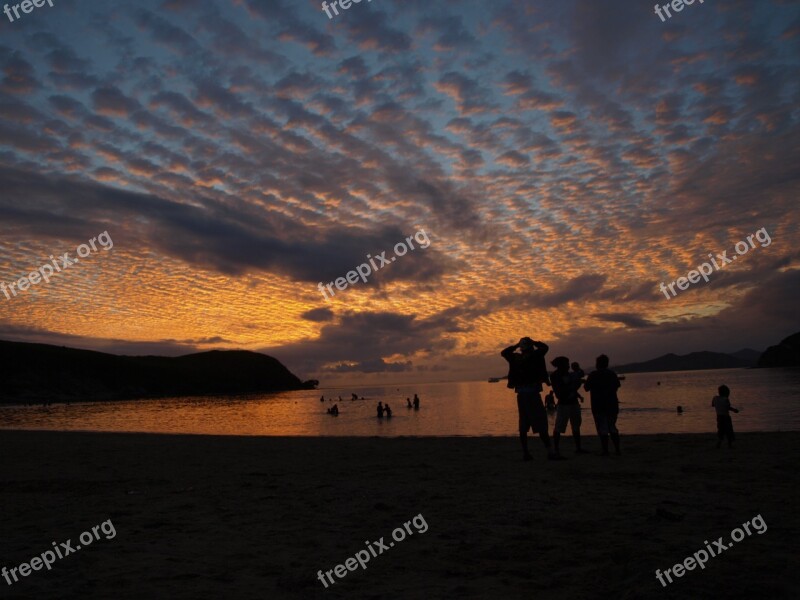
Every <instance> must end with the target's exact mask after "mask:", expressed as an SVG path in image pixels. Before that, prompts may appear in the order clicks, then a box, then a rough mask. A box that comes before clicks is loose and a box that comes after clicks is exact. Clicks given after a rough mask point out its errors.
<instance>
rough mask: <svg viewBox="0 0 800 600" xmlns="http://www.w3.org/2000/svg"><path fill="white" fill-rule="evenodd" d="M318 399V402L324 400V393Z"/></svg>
mask: <svg viewBox="0 0 800 600" xmlns="http://www.w3.org/2000/svg"><path fill="white" fill-rule="evenodd" d="M319 401H320V402H325V395H324V394H323V395H322V396H320V397H319Z"/></svg>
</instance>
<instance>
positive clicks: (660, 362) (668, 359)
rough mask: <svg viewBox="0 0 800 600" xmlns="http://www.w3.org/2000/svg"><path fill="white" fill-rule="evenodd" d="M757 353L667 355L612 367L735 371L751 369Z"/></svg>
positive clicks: (627, 370) (638, 370) (630, 370)
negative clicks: (744, 368)
mask: <svg viewBox="0 0 800 600" xmlns="http://www.w3.org/2000/svg"><path fill="white" fill-rule="evenodd" d="M758 356H759V352H757V351H756V350H750V349H744V350H739V351H738V352H736V353H734V354H724V353H722V352H691V353H690V354H684V355H682V356H679V355H677V354H673V353H669V354H665V355H664V356H659V357H658V358H654V359H652V360H648V361H645V362H639V363H630V364H627V365H619V366H615V367H613V368H614V370H615V371H617V372H618V373H655V372H659V371H699V370H702V369H735V368H742V367H753V366H755V364H756V361H757V360H758Z"/></svg>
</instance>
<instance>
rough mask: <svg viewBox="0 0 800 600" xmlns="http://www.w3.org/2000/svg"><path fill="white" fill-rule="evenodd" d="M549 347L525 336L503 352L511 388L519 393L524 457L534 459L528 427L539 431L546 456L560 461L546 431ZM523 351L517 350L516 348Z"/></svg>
mask: <svg viewBox="0 0 800 600" xmlns="http://www.w3.org/2000/svg"><path fill="white" fill-rule="evenodd" d="M549 349H550V348H549V347H548V345H547V344H545V343H544V342H537V341H534V340H532V339H531V338H529V337H524V338H522V339H520V341H519V342H518V343H516V344H514V345H513V346H509V347H508V348H506V349H505V350H503V351H502V352H501V353H500V356H502V357H503V358H505V359H506V360H507V361H508V364H509V369H508V387H509V388H513V389H514V391H515V392H516V393H517V409H518V410H519V441H520V444H522V458H523V460H532V459H533V457H532V456H531V453H530V452H528V429H530V430H531V431H532V432H533V433H538V434H539V437H540V438H541V440H542V443H543V444H544V447H545V448H547V457H548V458H549V459H550V460H558V459H559V458H560V457H559V456H558V455H556V454H555V453H554V452H553V451H552V450H551V449H550V435H549V434H548V433H547V413H546V412H545V410H544V405H543V404H542V395H541V394H542V384H543V383H547V384H548V385H549V384H550V379H549V377H548V375H547V365H546V363H545V359H544V357H545V354H547V351H548V350H549ZM517 350H519V351H520V352H519V353H517V352H516V351H517Z"/></svg>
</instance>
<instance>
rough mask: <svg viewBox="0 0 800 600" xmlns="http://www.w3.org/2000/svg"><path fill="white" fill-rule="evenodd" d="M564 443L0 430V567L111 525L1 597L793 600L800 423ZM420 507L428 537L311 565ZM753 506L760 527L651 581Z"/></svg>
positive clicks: (356, 545) (799, 524) (749, 514)
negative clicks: (616, 450) (725, 433)
mask: <svg viewBox="0 0 800 600" xmlns="http://www.w3.org/2000/svg"><path fill="white" fill-rule="evenodd" d="M563 443H564V448H565V449H566V452H565V454H566V455H567V456H569V460H566V461H563V462H558V463H556V462H547V461H545V460H543V459H544V456H543V452H542V451H541V447H540V446H539V445H538V442H537V445H535V446H533V447H532V448H534V449H536V450H538V452H536V453H535V457H536V460H534V461H533V462H530V463H523V462H522V461H521V460H520V456H519V449H518V445H517V444H518V442H517V440H516V439H513V438H481V439H477V438H419V439H377V438H312V439H309V438H252V437H251V438H237V437H200V436H165V435H140V434H130V435H126V434H88V433H53V432H11V431H0V452H2V459H3V460H2V467H0V509H1V510H2V512H0V515H2V516H1V517H0V519H1V521H0V523H1V524H2V527H0V532H1V533H2V537H1V538H0V566H3V565H5V566H6V567H7V568H10V567H12V566H17V565H19V564H20V563H22V562H26V561H28V560H30V559H31V558H32V557H33V556H34V555H37V554H41V553H42V552H43V551H45V550H48V549H49V548H51V547H52V544H51V542H52V541H54V540H55V541H64V540H67V539H70V538H71V539H72V540H73V545H75V543H77V538H78V536H79V534H80V533H81V532H83V531H85V530H86V529H89V528H91V527H92V526H93V525H98V524H99V523H101V522H102V521H105V520H107V519H111V520H112V521H113V523H114V526H115V528H116V531H117V536H116V537H115V538H114V539H112V540H105V539H104V537H103V539H101V540H99V541H96V542H94V543H93V544H92V545H91V546H90V547H88V548H83V549H82V550H80V551H79V552H77V553H75V554H72V555H70V556H69V557H66V558H64V559H63V560H60V561H57V562H56V563H55V564H54V565H53V568H52V570H51V571H44V570H41V571H34V572H33V573H31V574H30V575H29V576H28V577H26V578H22V579H21V580H20V582H19V583H16V584H14V585H13V586H11V587H9V586H8V585H7V584H6V583H5V581H4V580H3V579H0V597H10V598H84V599H87V598H137V599H140V598H214V599H216V598H426V599H438V598H451V597H458V598H569V599H581V598H747V599H748V600H751V599H753V598H792V597H794V598H797V597H799V596H798V594H799V593H800V588H798V584H797V581H798V576H799V575H798V574H800V561H798V553H797V548H798V540H800V517H798V508H800V503H798V480H799V479H800V474H798V455H799V453H798V445H799V444H800V433H775V434H740V435H739V437H738V440H737V447H736V448H734V449H733V450H732V451H731V450H728V449H727V448H723V449H721V450H717V449H716V448H714V444H715V438H714V436H713V435H679V436H678V435H675V436H673V435H663V436H630V437H627V438H623V444H624V448H623V450H624V452H625V455H624V456H622V457H621V458H616V457H611V458H601V457H599V456H597V455H584V456H580V457H577V458H575V457H574V456H573V454H572V440H571V438H569V437H567V438H565V439H564V440H563ZM587 446H588V447H589V449H591V450H595V451H596V450H597V447H598V443H597V440H596V438H594V437H589V438H588V439H587ZM420 513H421V514H422V515H423V517H424V519H425V521H426V522H427V524H428V526H429V529H428V531H427V532H426V533H415V534H414V535H412V536H410V537H407V538H406V539H405V541H403V542H400V543H396V545H395V546H394V547H393V548H391V549H390V550H389V551H387V552H385V553H383V554H382V555H380V556H378V557H377V558H373V559H372V560H371V562H369V563H368V564H367V570H366V571H363V570H361V569H359V570H357V571H355V572H352V573H348V575H347V576H346V577H345V578H344V579H342V580H337V583H336V584H334V585H332V586H331V587H329V588H328V589H325V588H324V587H323V586H322V584H321V583H320V582H319V580H317V571H318V570H320V569H322V570H323V571H326V570H328V569H333V568H334V567H335V566H336V565H337V564H340V563H344V561H345V560H346V559H347V558H348V557H350V556H352V555H354V554H355V553H356V552H357V551H358V550H361V549H362V548H364V541H365V540H370V541H374V540H377V539H379V538H380V537H381V536H383V537H384V538H385V541H386V542H388V541H389V540H390V539H391V532H392V530H393V529H394V528H395V527H398V526H402V523H403V522H405V521H408V520H410V519H411V518H412V517H413V516H414V515H417V514H420ZM758 514H761V515H762V517H763V519H764V521H765V522H766V524H767V526H768V530H767V531H766V533H764V534H763V535H758V534H755V533H754V534H753V535H752V536H750V537H745V539H744V540H743V541H742V542H740V543H738V544H736V545H734V546H733V547H731V548H730V549H728V550H727V551H726V552H724V553H722V554H721V555H720V556H718V557H716V558H712V559H710V561H709V562H708V564H707V565H706V568H705V570H699V569H695V570H693V571H689V572H687V573H686V574H685V575H684V576H683V577H682V578H681V579H677V580H676V581H675V583H673V584H671V585H669V586H668V587H667V588H666V589H665V588H662V586H661V584H660V583H659V582H658V581H657V580H656V578H655V569H656V568H660V569H661V570H662V571H663V570H665V569H667V568H669V567H671V566H672V565H674V564H675V563H677V562H680V561H683V560H684V558H685V557H687V556H689V555H691V554H693V553H694V552H695V551H697V550H699V549H701V548H703V546H704V544H703V541H704V540H709V541H711V540H714V539H716V538H717V537H719V536H724V537H725V538H726V543H727V541H729V536H730V532H731V530H732V529H733V528H735V527H737V526H738V525H740V524H742V523H743V522H745V521H749V520H750V519H752V518H753V517H755V516H756V515H758ZM412 530H414V529H413V527H412ZM414 531H416V530H414Z"/></svg>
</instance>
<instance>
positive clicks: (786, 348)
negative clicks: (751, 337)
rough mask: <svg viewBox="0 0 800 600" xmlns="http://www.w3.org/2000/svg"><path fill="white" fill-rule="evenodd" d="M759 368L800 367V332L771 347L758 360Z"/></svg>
mask: <svg viewBox="0 0 800 600" xmlns="http://www.w3.org/2000/svg"><path fill="white" fill-rule="evenodd" d="M758 366H759V367H800V331H799V332H797V333H795V334H793V335H790V336H789V337H787V338H786V339H784V340H782V341H781V343H780V344H778V345H777V346H770V347H769V348H767V349H766V350H765V351H764V354H762V355H761V358H759V359H758Z"/></svg>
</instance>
